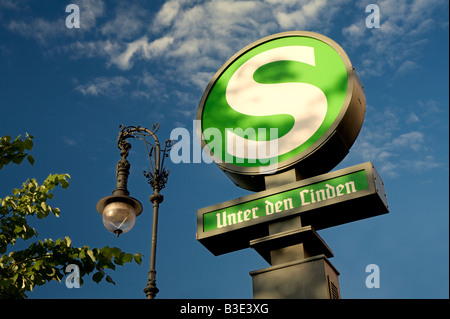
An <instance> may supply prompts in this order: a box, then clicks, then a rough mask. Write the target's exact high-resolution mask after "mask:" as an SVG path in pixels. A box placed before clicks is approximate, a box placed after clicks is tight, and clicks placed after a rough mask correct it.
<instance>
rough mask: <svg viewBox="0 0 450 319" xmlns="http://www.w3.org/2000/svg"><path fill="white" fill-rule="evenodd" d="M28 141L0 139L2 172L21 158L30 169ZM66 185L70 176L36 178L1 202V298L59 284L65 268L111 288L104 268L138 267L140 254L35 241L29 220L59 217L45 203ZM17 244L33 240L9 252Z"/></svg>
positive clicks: (66, 242)
mask: <svg viewBox="0 0 450 319" xmlns="http://www.w3.org/2000/svg"><path fill="white" fill-rule="evenodd" d="M32 139H33V136H31V135H28V134H27V135H26V137H25V138H24V139H21V138H20V136H18V137H17V138H16V139H15V140H14V141H12V139H11V137H9V136H3V137H1V140H0V169H2V168H3V167H4V166H6V165H8V164H9V163H11V162H12V163H15V164H20V163H22V161H23V159H25V158H27V160H28V162H29V163H30V164H31V165H33V164H34V159H33V157H32V156H31V155H29V154H27V153H25V151H30V150H31V149H32V148H33V142H32ZM69 180H70V176H69V175H68V174H50V175H49V176H48V177H47V178H46V179H45V181H44V182H43V183H42V184H41V185H39V184H38V182H37V181H36V179H28V180H27V181H26V182H25V183H23V185H22V187H21V188H15V189H13V190H12V194H11V195H7V196H5V197H4V198H0V298H27V292H29V291H32V290H33V289H34V287H35V286H41V285H44V284H46V283H48V282H50V281H52V280H58V281H61V280H62V278H63V277H64V276H65V272H64V270H65V268H66V266H67V265H69V264H76V265H77V266H78V267H79V269H80V277H81V278H80V281H81V283H82V282H83V277H84V276H85V275H87V274H91V273H92V274H93V275H92V280H93V281H94V282H96V283H99V282H101V281H102V280H103V279H105V281H107V282H110V283H113V284H114V281H113V280H112V278H111V277H110V276H109V275H107V274H106V270H107V269H112V270H115V269H116V266H122V265H124V264H125V263H131V262H133V261H134V262H136V263H137V264H139V265H140V264H141V254H139V253H138V254H129V253H125V252H122V251H121V250H120V249H119V248H117V247H108V246H106V247H103V248H101V249H98V248H92V249H91V248H89V247H88V246H83V247H73V246H72V242H71V240H70V238H69V237H65V238H64V239H57V240H52V239H45V240H36V239H37V237H38V232H37V230H36V229H35V228H33V227H31V226H30V225H29V223H28V221H29V219H30V218H33V216H35V217H37V218H38V219H43V218H46V217H47V216H49V215H50V214H52V215H55V216H57V217H59V214H60V210H59V209H58V208H56V207H55V208H53V207H51V206H50V205H49V204H48V200H51V199H53V193H52V190H53V189H54V188H55V187H61V188H63V189H66V188H67V187H68V186H69ZM18 239H20V240H23V241H25V242H29V241H31V240H32V239H35V240H36V241H34V242H31V243H30V244H29V246H28V247H27V248H26V249H23V250H20V251H12V248H13V246H14V245H15V244H16V241H17V240H18Z"/></svg>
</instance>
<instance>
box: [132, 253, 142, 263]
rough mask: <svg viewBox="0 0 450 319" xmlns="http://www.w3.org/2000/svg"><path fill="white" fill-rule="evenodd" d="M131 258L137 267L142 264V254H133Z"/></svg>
mask: <svg viewBox="0 0 450 319" xmlns="http://www.w3.org/2000/svg"><path fill="white" fill-rule="evenodd" d="M133 258H134V261H135V262H136V263H137V264H138V265H140V264H141V263H142V254H134V256H133Z"/></svg>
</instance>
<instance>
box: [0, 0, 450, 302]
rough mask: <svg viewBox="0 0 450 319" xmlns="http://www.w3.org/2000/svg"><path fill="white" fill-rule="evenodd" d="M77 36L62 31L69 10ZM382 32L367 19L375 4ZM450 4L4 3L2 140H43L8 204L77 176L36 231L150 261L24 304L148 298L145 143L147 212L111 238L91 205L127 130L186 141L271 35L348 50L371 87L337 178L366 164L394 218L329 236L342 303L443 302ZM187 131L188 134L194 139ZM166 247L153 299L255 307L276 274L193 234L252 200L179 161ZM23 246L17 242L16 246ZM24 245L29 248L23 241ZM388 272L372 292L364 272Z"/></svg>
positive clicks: (141, 187) (6, 173)
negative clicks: (244, 52) (306, 34)
mask: <svg viewBox="0 0 450 319" xmlns="http://www.w3.org/2000/svg"><path fill="white" fill-rule="evenodd" d="M71 3H73V4H77V5H79V8H80V28H79V29H68V28H67V27H66V25H65V19H66V17H67V15H68V13H66V12H65V8H66V6H67V5H69V4H71ZM370 3H374V4H377V5H378V6H379V8H380V28H372V29H369V28H367V27H366V25H365V19H366V17H367V15H368V13H366V12H365V8H366V6H367V5H368V4H370ZM448 6H449V5H448V1H446V0H442V1H424V0H412V1H392V0H391V1H388V0H385V1H350V0H339V1H326V0H311V1H280V0H266V1H189V0H186V1H182V0H172V1H151V2H150V1H127V2H123V1H122V2H119V1H101V0H98V1H94V0H92V1H91V0H85V1H81V0H80V1H75V0H72V1H48V0H46V1H22V0H15V1H13V0H1V1H0V70H1V72H0V109H1V113H0V114H1V115H0V116H1V117H0V118H1V126H0V136H3V135H10V136H13V137H16V136H17V135H22V136H24V135H25V133H27V132H28V133H29V134H31V135H34V136H35V139H34V149H33V151H32V154H33V156H34V158H35V160H36V163H35V164H34V166H30V165H28V163H23V164H22V165H21V166H16V165H13V164H11V165H9V166H7V167H6V168H4V169H3V170H2V171H0V181H1V182H0V197H4V196H5V195H6V194H9V193H11V191H12V189H13V188H15V187H18V186H20V185H21V183H22V182H24V181H25V180H26V179H27V178H30V177H35V178H37V179H38V181H39V182H42V181H43V180H44V179H45V178H46V177H47V176H48V174H50V173H69V174H70V175H71V177H72V179H71V183H70V187H69V188H68V189H67V190H62V189H61V190H57V191H56V192H55V198H54V199H53V201H52V203H51V205H52V206H56V207H59V208H60V209H61V216H60V218H56V217H49V218H47V219H45V220H43V221H35V222H33V223H34V225H36V227H37V229H38V231H39V237H40V238H41V239H42V238H53V239H57V238H60V237H64V236H69V237H70V238H71V239H72V243H73V245H77V246H83V245H89V246H90V247H98V248H100V247H103V246H106V245H109V246H117V247H120V248H121V249H122V250H124V251H127V252H133V253H134V252H141V253H143V254H144V259H143V263H142V265H141V266H137V265H135V264H134V265H126V266H125V267H120V268H118V269H117V271H115V272H112V273H111V276H112V277H113V279H114V280H115V282H116V285H115V286H113V285H111V284H109V283H106V282H104V283H101V284H98V285H97V284H95V283H94V282H92V281H91V280H90V279H86V280H85V284H84V285H83V286H82V287H81V288H79V289H75V288H74V289H68V288H66V286H65V285H64V283H58V282H54V283H51V284H48V285H46V286H43V287H37V288H36V290H35V291H34V292H32V293H30V295H29V297H30V298H143V297H144V294H143V292H142V289H143V288H144V287H145V285H146V281H147V272H148V269H149V264H150V240H151V227H152V214H151V204H150V202H149V201H148V197H149V196H150V194H151V189H150V186H149V185H148V184H147V183H146V179H145V178H144V177H143V176H142V174H141V172H142V171H143V170H145V169H147V167H148V165H149V164H148V159H147V158H146V156H145V148H144V146H143V145H141V144H142V143H139V141H135V142H134V143H133V144H132V145H133V148H132V151H131V152H130V156H129V160H130V162H131V165H132V167H131V175H130V178H129V185H128V186H129V190H130V193H131V195H132V196H133V197H135V198H137V199H139V200H140V201H141V202H142V204H143V205H144V212H143V213H142V215H141V216H139V217H138V218H137V220H136V224H135V226H134V228H133V229H132V230H131V231H130V232H129V233H127V234H124V235H122V236H120V237H119V238H116V237H115V236H114V235H113V234H111V233H109V232H108V231H107V230H106V229H105V228H104V226H103V224H102V221H101V216H100V215H99V214H98V213H97V211H96V209H95V206H96V203H97V201H98V200H99V199H100V198H102V197H104V196H107V195H110V194H111V192H112V191H113V189H114V187H115V169H116V163H117V161H118V160H119V152H118V149H117V146H116V139H117V134H118V131H119V125H120V124H124V125H141V126H146V127H151V126H152V125H153V123H155V122H160V123H161V129H160V131H159V132H158V136H159V138H160V140H166V139H168V138H169V136H170V132H171V131H172V130H173V129H175V128H177V127H185V128H187V129H188V130H189V131H190V132H191V133H192V121H193V119H194V117H195V113H196V111H197V107H198V103H199V101H200V98H201V96H202V93H203V90H204V89H205V88H206V85H207V84H208V82H209V80H210V79H211V78H212V76H213V75H214V73H215V72H216V71H217V70H218V69H219V68H220V67H221V66H222V65H223V64H224V63H225V62H226V61H227V59H228V58H230V57H231V56H232V55H233V54H234V53H236V52H237V51H239V50H240V49H242V48H243V47H245V46H246V45H248V44H250V43H252V42H254V41H256V40H258V39H260V38H262V37H264V36H268V35H271V34H274V33H278V32H282V31H290V30H307V31H314V32H318V33H321V34H323V35H326V36H328V37H329V38H331V39H333V40H334V41H336V42H337V43H339V44H340V45H341V46H342V48H343V49H344V50H345V51H346V52H347V54H348V56H349V58H350V60H351V61H352V64H353V66H354V67H355V69H356V70H357V72H358V75H359V77H360V79H361V82H362V83H363V85H364V87H365V93H366V98H367V110H366V117H365V120H364V124H363V127H362V130H361V133H360V135H359V137H358V139H357V140H356V142H355V144H354V145H353V147H352V149H351V150H350V153H349V155H348V156H347V157H346V158H345V159H344V160H343V161H342V162H341V163H340V164H339V165H338V166H337V167H336V169H340V168H345V167H349V166H353V165H356V164H359V163H363V162H367V161H372V162H373V164H374V166H375V167H376V168H377V170H378V171H379V173H380V175H381V177H382V178H383V181H384V183H385V187H386V192H387V198H388V204H389V207H390V213H389V214H388V215H382V216H378V217H374V218H370V219H367V220H362V221H357V222H354V223H350V224H346V225H341V226H337V227H334V228H330V229H325V230H322V231H320V232H319V234H320V235H321V236H322V237H323V239H324V240H325V241H326V242H327V244H328V245H329V246H330V248H331V249H332V250H333V252H334V255H335V257H334V258H332V259H330V261H331V262H332V263H333V265H334V266H335V267H336V268H337V269H338V270H339V271H340V277H339V280H340V288H341V293H342V297H343V298H448V296H449V295H448V291H449V290H448V289H449V278H448V274H449V264H448V262H449V254H448V252H449V246H448V244H449V232H448V230H449V219H448V216H449V206H448V202H449V201H448V199H449V196H448V193H449V190H448V185H449V183H448V176H449V165H448V163H449V158H448V146H449V139H448V138H449V126H448V118H449V113H448V110H449V109H448V106H449V96H448V87H449V83H448V82H449V81H448V78H449V77H448V70H449V66H448V61H449V53H448V39H449V35H448V30H449V22H448V21H449V20H448V12H449V8H448ZM191 137H192V134H191ZM167 166H168V168H169V169H170V170H171V173H170V176H169V182H168V184H167V187H166V188H165V189H164V190H163V191H162V194H163V195H164V196H165V200H164V202H163V203H162V204H161V209H160V219H159V234H158V250H157V285H158V287H159V289H160V293H159V294H158V296H157V297H158V298H187V299H190V298H252V288H251V277H250V275H249V272H250V271H253V270H257V269H261V268H265V267H267V266H268V264H267V263H266V262H265V261H264V260H263V259H262V258H261V257H260V256H259V255H258V254H257V253H256V252H255V251H253V250H251V249H245V250H242V251H238V252H233V253H230V254H227V255H222V256H219V257H215V256H213V255H212V254H211V253H210V252H209V251H208V250H206V249H205V248H204V247H203V246H202V245H201V244H199V243H198V242H197V241H196V239H195V233H196V211H197V209H199V208H203V207H206V206H210V205H213V204H217V203H221V202H224V201H227V200H231V199H234V198H238V197H241V196H245V195H247V194H250V192H248V191H245V190H243V189H240V188H238V187H236V186H235V185H234V184H233V183H232V182H231V181H230V180H229V179H228V178H227V177H226V176H225V175H224V174H223V173H222V172H221V171H220V170H219V169H218V167H217V166H216V165H215V164H207V163H180V164H174V163H171V162H169V163H168V165H167ZM18 246H20V244H18ZM18 248H19V247H18ZM369 264H377V265H378V266H379V268H380V275H381V276H380V288H373V289H368V288H367V287H366V285H365V279H366V277H367V275H368V273H366V272H365V269H366V266H367V265H369Z"/></svg>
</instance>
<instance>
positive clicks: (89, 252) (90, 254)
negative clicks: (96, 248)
mask: <svg viewBox="0 0 450 319" xmlns="http://www.w3.org/2000/svg"><path fill="white" fill-rule="evenodd" d="M86 253H87V254H88V256H89V257H91V259H92V261H95V257H94V252H93V251H92V250H88V251H87V252H86Z"/></svg>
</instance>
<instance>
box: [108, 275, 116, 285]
mask: <svg viewBox="0 0 450 319" xmlns="http://www.w3.org/2000/svg"><path fill="white" fill-rule="evenodd" d="M106 281H107V282H110V283H112V284H113V285H115V284H116V283H115V282H114V280H112V278H111V277H110V276H109V275H107V276H106Z"/></svg>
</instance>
